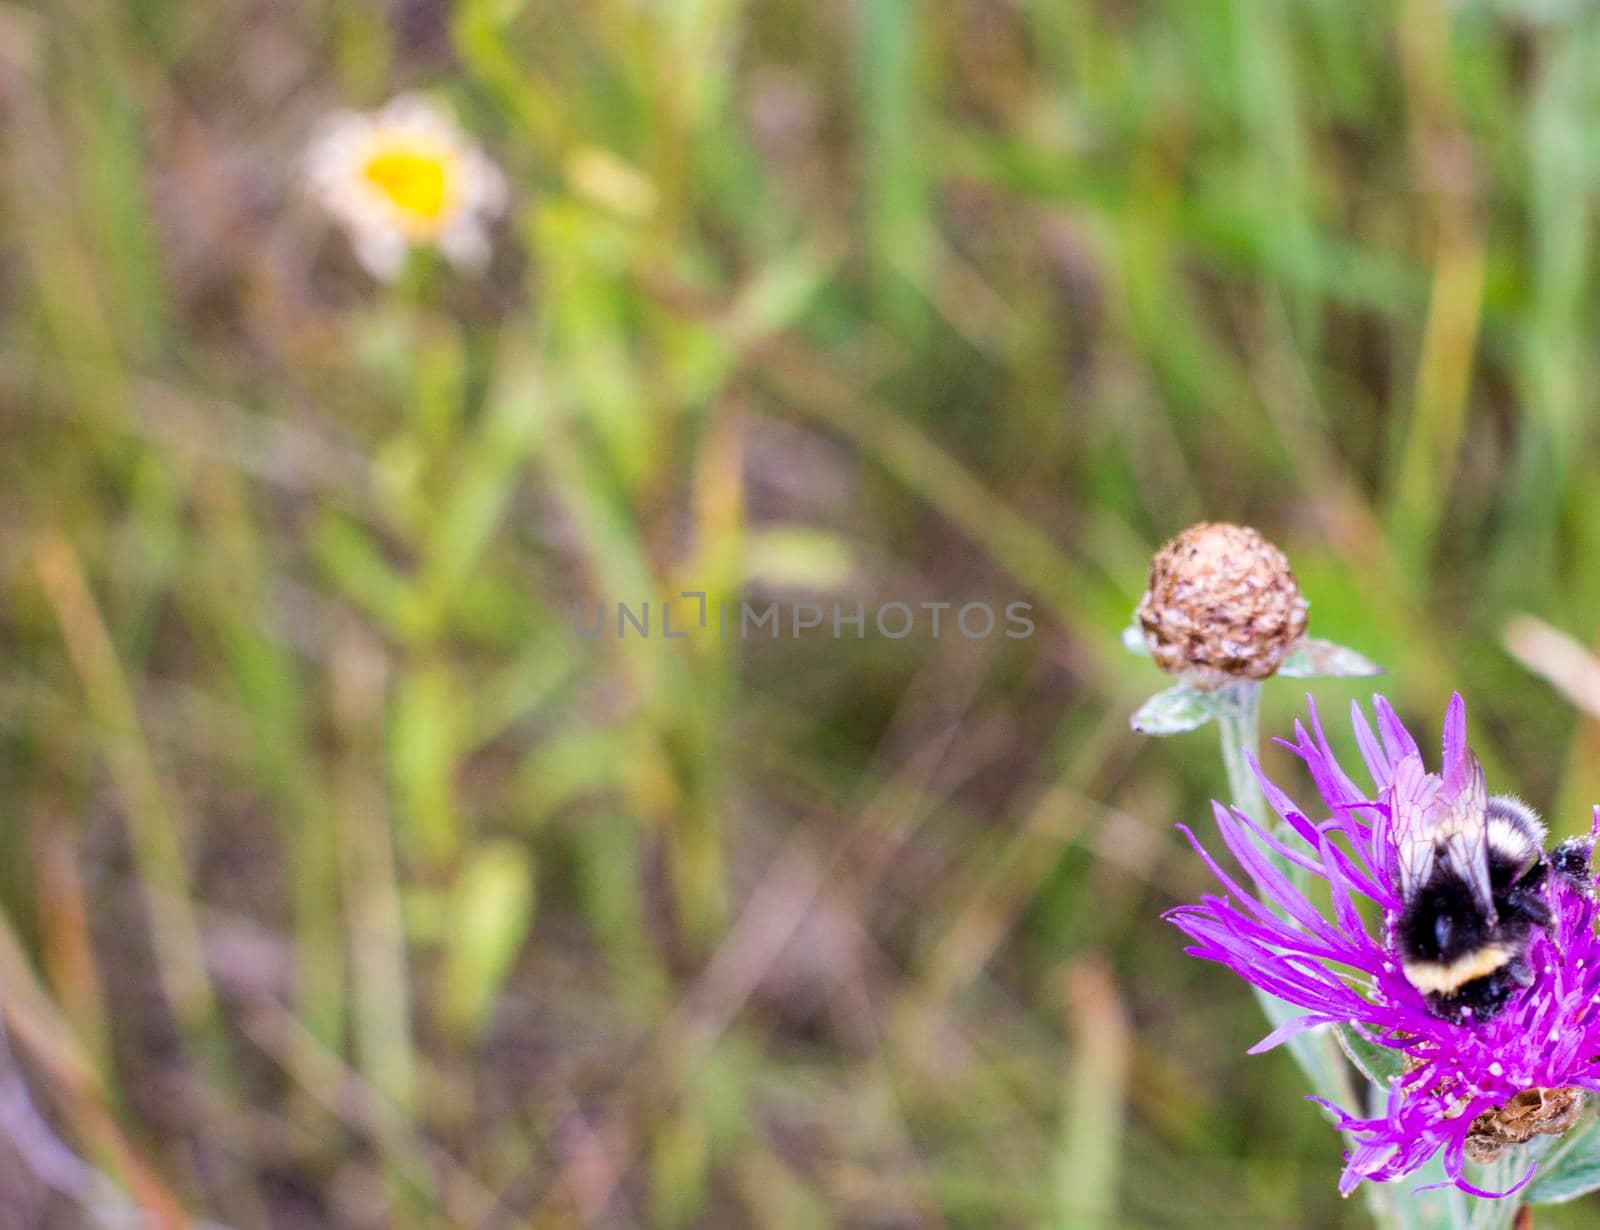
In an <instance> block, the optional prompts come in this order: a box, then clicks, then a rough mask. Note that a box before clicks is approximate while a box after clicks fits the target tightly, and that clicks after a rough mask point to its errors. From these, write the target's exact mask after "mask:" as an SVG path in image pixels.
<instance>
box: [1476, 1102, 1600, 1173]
mask: <svg viewBox="0 0 1600 1230" xmlns="http://www.w3.org/2000/svg"><path fill="white" fill-rule="evenodd" d="M1582 1114H1583V1090H1581V1089H1524V1090H1523V1091H1522V1092H1521V1093H1519V1094H1517V1096H1516V1097H1514V1098H1512V1099H1511V1100H1510V1101H1509V1102H1507V1103H1506V1104H1505V1105H1504V1106H1501V1107H1497V1108H1496V1109H1494V1110H1486V1111H1484V1112H1483V1114H1481V1115H1479V1116H1478V1117H1477V1118H1476V1119H1474V1120H1473V1121H1472V1127H1471V1128H1470V1129H1468V1132H1467V1156H1468V1157H1469V1158H1471V1159H1472V1160H1473V1161H1475V1162H1492V1161H1494V1159H1495V1158H1497V1157H1499V1156H1500V1155H1501V1154H1502V1153H1504V1152H1505V1151H1506V1150H1507V1149H1509V1148H1510V1147H1511V1146H1512V1145H1522V1144H1527V1142H1528V1141H1530V1140H1532V1139H1533V1138H1534V1137H1535V1136H1559V1135H1561V1134H1562V1133H1563V1132H1565V1131H1566V1130H1567V1129H1568V1128H1570V1127H1571V1126H1572V1125H1573V1124H1575V1123H1576V1122H1577V1121H1578V1117H1579V1116H1580V1115H1582Z"/></svg>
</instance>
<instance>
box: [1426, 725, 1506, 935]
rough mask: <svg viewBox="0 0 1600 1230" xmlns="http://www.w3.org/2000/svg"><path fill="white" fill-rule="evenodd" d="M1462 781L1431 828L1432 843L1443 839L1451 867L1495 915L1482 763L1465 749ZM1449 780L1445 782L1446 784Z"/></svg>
mask: <svg viewBox="0 0 1600 1230" xmlns="http://www.w3.org/2000/svg"><path fill="white" fill-rule="evenodd" d="M1461 772H1462V773H1463V774H1464V775H1465V779H1466V780H1465V781H1463V782H1462V783H1461V784H1460V787H1459V788H1458V789H1457V790H1456V794H1455V798H1454V799H1453V800H1452V801H1451V803H1450V806H1449V807H1448V808H1446V809H1445V810H1444V815H1443V817H1442V818H1441V819H1440V821H1439V827H1438V828H1437V829H1436V830H1435V843H1436V844H1438V843H1440V842H1442V843H1443V845H1444V849H1445V850H1446V851H1447V852H1448V854H1449V857H1450V867H1451V869H1452V870H1453V871H1454V872H1455V873H1456V874H1457V875H1458V876H1460V877H1461V879H1462V880H1463V881H1464V882H1465V883H1466V884H1467V885H1468V886H1469V887H1470V888H1471V889H1472V895H1473V897H1474V899H1476V901H1477V903H1478V906H1479V908H1480V909H1482V910H1483V912H1484V914H1485V915H1486V916H1487V917H1488V918H1489V919H1490V920H1491V921H1492V920H1493V919H1494V917H1495V908H1494V891H1493V888H1492V887H1491V886H1490V884H1489V812H1488V801H1489V800H1488V791H1487V790H1486V789H1485V787H1484V782H1483V766H1482V765H1481V764H1479V763H1478V758H1477V757H1476V756H1474V755H1473V754H1472V753H1471V752H1468V753H1467V754H1466V757H1465V761H1464V763H1463V764H1462V766H1461ZM1450 784H1451V783H1448V782H1447V783H1446V786H1447V787H1448V786H1449V785H1450Z"/></svg>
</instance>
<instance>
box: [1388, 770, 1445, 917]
mask: <svg viewBox="0 0 1600 1230" xmlns="http://www.w3.org/2000/svg"><path fill="white" fill-rule="evenodd" d="M1438 793H1439V779H1438V778H1434V777H1429V776H1428V775H1427V773H1426V772H1425V771H1424V770H1423V768H1422V757H1421V756H1419V755H1417V754H1416V753H1415V752H1412V753H1411V754H1410V755H1409V756H1406V757H1405V758H1404V759H1402V760H1401V761H1400V763H1399V764H1397V765H1396V766H1395V768H1394V780H1393V781H1392V782H1391V784H1390V790H1389V825H1390V831H1391V833H1392V835H1393V838H1394V848H1395V855H1396V857H1397V859H1398V862H1399V866H1400V895H1401V896H1402V897H1405V898H1408V899H1409V898H1410V896H1411V895H1412V893H1414V892H1416V890H1417V888H1418V886H1419V885H1422V884H1424V883H1426V882H1427V880H1428V877H1429V876H1430V875H1431V874H1432V873H1433V863H1434V854H1435V847H1434V842H1433V832H1432V827H1433V826H1432V815H1433V811H1434V806H1433V804H1434V798H1435V796H1436V795H1437V794H1438Z"/></svg>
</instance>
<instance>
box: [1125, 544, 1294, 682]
mask: <svg viewBox="0 0 1600 1230" xmlns="http://www.w3.org/2000/svg"><path fill="white" fill-rule="evenodd" d="M1138 619H1139V626H1140V628H1141V629H1142V630H1143V631H1144V640H1145V644H1146V645H1147V646H1149V648H1150V654H1151V656H1152V657H1153V658H1154V659H1155V662H1156V665H1157V666H1159V667H1160V668H1161V669H1162V670H1164V671H1166V672H1167V673H1168V674H1171V675H1176V676H1178V678H1180V679H1182V680H1183V681H1184V682H1185V683H1188V684H1189V685H1190V686H1192V687H1195V688H1199V689H1201V690H1204V691H1210V690H1213V689H1216V688H1220V687H1223V686H1225V685H1226V684H1228V683H1231V682H1234V681H1235V680H1240V679H1265V678H1267V676H1269V675H1271V674H1272V673H1273V672H1275V671H1276V670H1277V669H1278V667H1280V666H1281V665H1283V660H1284V659H1285V658H1286V657H1288V656H1289V653H1290V651H1291V650H1292V649H1293V648H1294V646H1295V645H1296V643H1297V642H1299V640H1300V639H1301V638H1302V637H1303V636H1304V635H1305V631H1306V600H1305V599H1304V598H1303V597H1301V596H1300V586H1299V584H1298V583H1297V582H1296V581H1295V579H1294V573H1293V572H1291V571H1290V570H1289V561H1288V560H1287V559H1286V558H1285V557H1284V554H1283V552H1282V551H1280V550H1278V548H1277V547H1275V546H1273V545H1272V544H1271V543H1270V542H1268V541H1267V540H1266V539H1265V538H1263V537H1262V536H1261V535H1260V534H1258V533H1257V532H1256V531H1255V530H1253V529H1250V528H1249V527H1248V526H1243V525H1231V524H1229V523H1228V522H1226V521H1205V522H1202V523H1200V524H1199V525H1191V526H1190V527H1189V528H1188V529H1186V530H1184V531H1183V533H1181V534H1179V535H1178V536H1177V537H1176V538H1174V539H1173V540H1172V541H1171V542H1169V543H1168V544H1167V545H1166V546H1164V547H1162V548H1161V550H1159V551H1157V552H1156V554H1155V558H1154V559H1152V560H1151V561H1150V585H1149V588H1148V589H1147V590H1146V592H1145V595H1144V597H1143V598H1142V599H1141V600H1140V602H1139V609H1138Z"/></svg>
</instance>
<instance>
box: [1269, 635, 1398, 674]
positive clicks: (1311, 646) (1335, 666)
mask: <svg viewBox="0 0 1600 1230" xmlns="http://www.w3.org/2000/svg"><path fill="white" fill-rule="evenodd" d="M1278 674H1280V675H1282V676H1283V677H1284V678H1285V679H1332V678H1343V677H1347V676H1362V675H1381V674H1383V667H1381V666H1379V665H1378V664H1377V663H1376V662H1374V661H1372V660H1371V659H1370V658H1367V657H1364V656H1363V655H1361V654H1359V653H1357V652H1356V651H1355V650H1354V649H1348V648H1346V647H1345V646H1343V645H1336V644H1334V643H1333V642H1332V641H1324V640H1318V639H1317V638H1316V637H1314V636H1308V637H1306V639H1305V640H1303V641H1301V642H1300V647H1299V648H1298V649H1296V650H1295V651H1294V652H1293V653H1291V654H1290V655H1289V656H1288V657H1287V658H1286V659H1284V663H1283V665H1282V666H1280V667H1279V668H1278Z"/></svg>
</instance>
